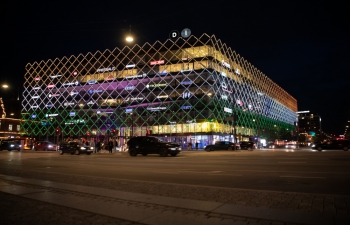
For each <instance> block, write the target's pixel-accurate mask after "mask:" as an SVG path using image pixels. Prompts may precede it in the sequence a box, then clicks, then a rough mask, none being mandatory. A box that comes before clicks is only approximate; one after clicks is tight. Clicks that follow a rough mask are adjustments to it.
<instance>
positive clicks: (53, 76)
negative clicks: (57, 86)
mask: <svg viewBox="0 0 350 225" xmlns="http://www.w3.org/2000/svg"><path fill="white" fill-rule="evenodd" d="M50 77H51V78H57V77H62V75H50Z"/></svg>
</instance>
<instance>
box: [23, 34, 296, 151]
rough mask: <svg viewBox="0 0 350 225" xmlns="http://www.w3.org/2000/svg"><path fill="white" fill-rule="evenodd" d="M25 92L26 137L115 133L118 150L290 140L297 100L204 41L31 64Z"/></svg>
mask: <svg viewBox="0 0 350 225" xmlns="http://www.w3.org/2000/svg"><path fill="white" fill-rule="evenodd" d="M24 86H25V87H26V89H25V91H24V94H23V95H24V100H23V102H22V107H23V111H22V115H23V117H22V118H23V119H25V120H26V121H27V123H26V124H24V125H23V126H24V129H25V130H26V132H27V133H28V134H29V135H32V136H52V135H54V134H55V130H56V129H57V128H59V129H60V132H62V134H63V135H64V136H67V135H70V136H78V137H82V136H86V134H87V132H89V134H90V135H91V136H99V137H100V136H104V137H105V136H111V135H112V134H111V131H112V130H113V129H115V130H117V134H115V136H117V137H118V138H119V139H120V142H119V143H124V142H125V140H126V139H127V138H129V137H130V136H140V135H147V134H152V135H155V136H160V137H162V138H167V139H168V140H170V139H171V141H177V142H180V141H181V142H182V143H185V142H188V141H191V142H195V141H198V142H199V146H200V147H204V146H205V145H206V144H209V143H212V142H214V141H216V140H233V137H232V133H233V130H234V128H236V134H237V135H238V137H239V138H241V139H243V138H248V137H252V136H256V135H261V136H264V134H266V133H269V132H270V133H274V134H276V133H278V132H281V130H282V132H290V131H291V130H292V129H293V126H294V122H295V121H296V118H297V115H296V111H297V101H296V99H294V98H293V97H292V96H291V95H289V94H288V93H287V92H286V91H285V90H283V89H282V88H281V87H279V86H278V85H277V84H276V83H274V82H273V81H272V80H271V79H269V78H268V77H267V76H265V75H264V74H263V73H262V72H260V71H259V70H257V69H256V68H255V67H254V66H252V65H251V64H250V63H249V62H247V61H246V60H245V59H243V58H242V57H240V56H239V55H238V54H237V53H236V52H234V51H233V50H231V48H229V47H227V46H226V44H223V43H222V42H221V41H220V40H218V39H216V37H215V36H208V35H206V34H203V35H202V36H201V37H199V38H197V37H194V36H190V37H189V38H188V39H183V38H179V39H177V40H166V41H165V42H164V43H161V42H159V41H157V42H155V43H154V44H149V43H146V44H144V45H142V46H139V45H135V46H133V47H127V46H126V47H124V48H123V49H118V48H115V49H114V50H106V51H103V52H100V51H98V52H96V53H94V54H92V53H88V54H86V55H83V54H80V55H78V56H70V57H63V58H61V59H57V58H56V59H53V60H47V61H40V62H34V63H30V64H27V65H26V74H25V84H24ZM233 115H236V118H237V120H236V122H235V124H234V121H233V120H232V118H235V117H234V116H233ZM234 125H236V126H234Z"/></svg>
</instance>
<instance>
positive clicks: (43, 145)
mask: <svg viewBox="0 0 350 225" xmlns="http://www.w3.org/2000/svg"><path fill="white" fill-rule="evenodd" d="M33 149H34V150H35V151H56V150H57V145H56V144H54V143H52V142H49V141H37V142H35V143H34V145H33Z"/></svg>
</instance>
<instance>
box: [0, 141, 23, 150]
mask: <svg viewBox="0 0 350 225" xmlns="http://www.w3.org/2000/svg"><path fill="white" fill-rule="evenodd" d="M2 150H8V151H12V150H17V151H20V150H21V145H20V144H18V143H17V142H15V141H9V140H3V141H1V144H0V151H2Z"/></svg>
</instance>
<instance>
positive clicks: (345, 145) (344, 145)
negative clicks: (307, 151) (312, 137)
mask: <svg viewBox="0 0 350 225" xmlns="http://www.w3.org/2000/svg"><path fill="white" fill-rule="evenodd" d="M311 148H312V149H316V150H318V151H322V150H323V149H332V150H333V149H334V150H336V149H342V150H344V151H348V150H349V148H350V140H330V141H326V142H322V143H315V144H313V145H312V146H311Z"/></svg>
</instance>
